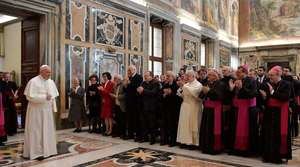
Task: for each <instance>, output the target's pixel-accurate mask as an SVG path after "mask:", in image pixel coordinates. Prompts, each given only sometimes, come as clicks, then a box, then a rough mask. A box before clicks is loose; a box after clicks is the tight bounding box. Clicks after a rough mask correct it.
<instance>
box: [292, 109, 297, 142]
mask: <svg viewBox="0 0 300 167" xmlns="http://www.w3.org/2000/svg"><path fill="white" fill-rule="evenodd" d="M297 107H298V108H297ZM297 107H295V108H294V109H293V111H292V118H291V134H292V137H297V136H298V134H299V125H298V119H299V111H298V110H299V106H297ZM297 109H298V110H297Z"/></svg>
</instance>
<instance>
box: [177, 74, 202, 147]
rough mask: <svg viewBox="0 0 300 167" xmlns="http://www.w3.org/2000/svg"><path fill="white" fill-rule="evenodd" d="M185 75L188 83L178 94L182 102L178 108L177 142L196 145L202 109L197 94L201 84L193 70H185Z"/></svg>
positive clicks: (197, 143)
mask: <svg viewBox="0 0 300 167" xmlns="http://www.w3.org/2000/svg"><path fill="white" fill-rule="evenodd" d="M186 76H187V80H188V83H186V84H185V85H184V86H183V87H182V94H180V96H181V97H182V99H183V102H182V104H181V108H180V115H179V122H178V131H177V142H179V143H181V144H186V145H190V146H198V145H199V133H200V132H199V126H200V121H201V111H202V105H201V104H202V103H201V100H200V98H199V94H200V92H201V90H202V84H201V83H200V82H198V81H197V80H196V78H195V72H194V71H187V72H186Z"/></svg>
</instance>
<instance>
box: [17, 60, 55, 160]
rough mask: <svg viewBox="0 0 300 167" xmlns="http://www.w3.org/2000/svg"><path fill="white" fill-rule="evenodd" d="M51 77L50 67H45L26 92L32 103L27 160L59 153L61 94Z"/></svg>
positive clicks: (29, 110) (33, 79) (26, 132)
mask: <svg viewBox="0 0 300 167" xmlns="http://www.w3.org/2000/svg"><path fill="white" fill-rule="evenodd" d="M50 75H51V69H50V67H49V66H47V65H43V66H41V67H40V75H38V76H36V77H34V78H32V79H31V80H30V81H29V82H28V84H27V85H26V88H25V91H24V94H25V95H26V98H27V100H28V107H27V115H26V124H25V141H24V151H23V157H25V158H30V159H38V160H42V159H43V158H46V157H49V156H51V155H55V154H57V148H56V130H55V125H54V120H53V112H56V103H55V98H56V97H57V96H58V95H59V94H58V91H57V88H56V85H55V83H54V81H53V80H51V79H50Z"/></svg>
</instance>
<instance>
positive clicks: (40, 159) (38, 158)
mask: <svg viewBox="0 0 300 167" xmlns="http://www.w3.org/2000/svg"><path fill="white" fill-rule="evenodd" d="M44 159H45V158H44V157H37V158H36V160H38V161H43V160H44Z"/></svg>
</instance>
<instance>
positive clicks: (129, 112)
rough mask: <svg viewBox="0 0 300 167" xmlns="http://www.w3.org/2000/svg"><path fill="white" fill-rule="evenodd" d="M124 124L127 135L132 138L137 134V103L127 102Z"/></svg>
mask: <svg viewBox="0 0 300 167" xmlns="http://www.w3.org/2000/svg"><path fill="white" fill-rule="evenodd" d="M126 124H127V128H128V129H127V130H128V134H127V135H128V137H130V138H133V137H134V134H135V135H136V136H138V134H139V132H140V130H139V112H138V105H137V104H136V103H135V104H129V105H127V108H126Z"/></svg>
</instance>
